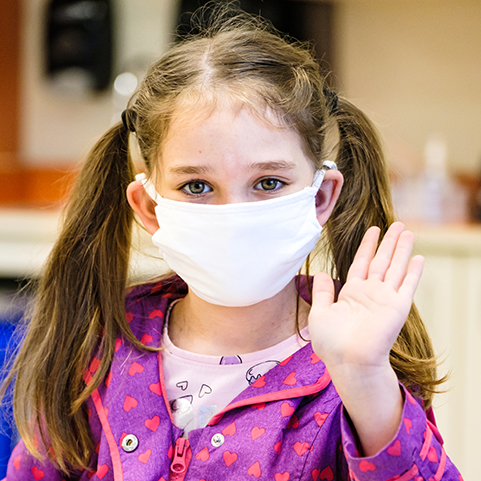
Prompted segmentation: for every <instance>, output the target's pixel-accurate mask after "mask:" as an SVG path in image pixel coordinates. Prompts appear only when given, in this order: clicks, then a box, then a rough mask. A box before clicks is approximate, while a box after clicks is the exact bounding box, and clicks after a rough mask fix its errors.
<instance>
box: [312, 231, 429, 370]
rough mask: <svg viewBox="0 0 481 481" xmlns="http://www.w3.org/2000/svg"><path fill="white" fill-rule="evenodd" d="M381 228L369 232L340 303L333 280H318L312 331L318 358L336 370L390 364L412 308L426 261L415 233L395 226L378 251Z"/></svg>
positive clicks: (358, 253) (321, 274) (313, 344)
mask: <svg viewBox="0 0 481 481" xmlns="http://www.w3.org/2000/svg"><path fill="white" fill-rule="evenodd" d="M378 238H379V229H378V228H377V227H371V228H370V229H369V230H368V231H367V232H366V234H365V236H364V238H363V240H362V242H361V245H360V246H359V249H358V251H357V254H356V256H355V259H354V261H353V263H352V265H351V268H350V269H349V273H348V277H347V281H346V284H345V285H344V286H343V288H342V290H341V292H340V294H339V298H338V300H337V302H334V285H333V282H332V279H331V278H330V277H329V276H328V275H327V274H324V273H319V274H317V275H316V276H315V279H314V288H313V302H312V309H311V312H310V315H309V332H310V336H311V340H312V346H313V349H314V351H315V352H316V354H317V355H318V356H319V357H320V358H321V359H322V360H323V361H324V363H325V364H326V366H327V367H328V369H330V368H331V367H339V366H341V365H344V366H348V365H349V366H351V367H354V366H359V368H361V369H362V368H364V369H366V368H367V369H369V368H378V367H382V366H386V363H388V362H389V352H390V350H391V347H392V345H393V343H394V341H395V340H396V338H397V336H398V334H399V332H400V330H401V328H402V326H403V324H404V322H405V321H406V318H407V316H408V313H409V309H410V307H411V304H412V301H413V296H414V292H415V291H416V288H417V285H418V282H419V279H420V277H421V273H422V269H423V264H424V259H423V257H421V256H415V257H414V258H413V259H412V260H411V262H410V257H411V252H412V247H413V242H414V235H413V234H412V232H409V231H404V225H403V224H402V223H400V222H395V223H394V224H392V225H391V227H390V228H389V230H388V231H387V233H386V235H385V236H384V239H383V240H382V242H381V244H380V246H379V248H378V249H377V251H376V247H377V243H378Z"/></svg>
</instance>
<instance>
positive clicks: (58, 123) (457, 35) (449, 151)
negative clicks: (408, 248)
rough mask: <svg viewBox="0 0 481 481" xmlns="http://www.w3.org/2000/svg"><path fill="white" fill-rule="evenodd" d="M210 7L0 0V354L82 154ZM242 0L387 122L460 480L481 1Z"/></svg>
mask: <svg viewBox="0 0 481 481" xmlns="http://www.w3.org/2000/svg"><path fill="white" fill-rule="evenodd" d="M202 3H205V2H202V1H201V0H199V1H198V0H136V1H135V2H134V1H132V0H8V1H3V2H0V69H1V74H0V319H1V321H2V323H1V325H0V327H3V328H4V331H5V332H6V335H5V336H4V338H5V340H4V341H1V342H3V345H4V347H2V352H5V349H6V348H5V345H7V344H8V339H9V334H8V333H9V332H10V331H11V326H14V325H15V322H16V321H17V320H18V318H19V316H21V312H22V310H23V305H24V300H22V297H21V296H20V297H19V295H18V288H19V286H21V285H22V284H23V283H24V282H25V280H26V279H29V278H35V277H36V276H38V275H39V272H40V269H41V265H42V263H43V261H44V260H45V257H46V256H47V255H48V252H49V250H50V248H51V246H52V243H53V241H54V239H55V236H56V233H57V227H58V219H59V214H60V209H61V206H62V203H63V199H64V198H65V196H66V194H67V193H68V190H69V187H70V186H71V184H72V182H73V180H74V179H75V175H76V170H77V169H78V166H79V164H80V163H81V161H82V159H83V158H84V157H85V155H86V154H87V152H88V150H89V149H90V148H91V146H92V145H93V144H94V142H95V141H96V139H98V138H99V136H100V135H102V133H103V132H105V131H106V130H107V129H108V128H109V126H111V125H112V124H113V123H115V122H117V121H119V120H120V113H121V112H122V110H123V109H124V107H125V105H126V102H127V100H128V98H129V97H130V95H131V94H132V92H133V91H134V90H135V87H136V85H137V83H138V82H139V81H140V80H141V78H142V76H143V75H144V73H145V70H146V68H147V66H148V65H149V64H150V62H151V61H152V60H154V59H156V58H157V57H158V56H159V55H161V54H162V53H163V52H164V51H165V49H166V48H167V46H168V44H169V43H170V42H172V41H175V38H176V36H175V31H176V29H178V30H179V31H182V30H183V29H184V27H182V25H185V24H187V23H188V19H189V14H188V12H191V11H193V10H195V9H196V8H197V7H198V6H199V5H200V4H202ZM240 4H241V6H242V7H243V8H244V9H245V10H248V11H250V12H252V13H261V14H262V15H264V16H265V17H267V18H269V19H270V20H271V21H272V22H273V23H274V25H275V26H276V27H277V28H279V29H280V30H282V31H284V32H287V33H289V34H290V35H292V36H294V37H296V38H298V39H300V40H310V41H312V42H313V43H314V45H315V48H316V53H317V56H318V57H319V59H320V61H321V65H322V66H323V67H324V68H325V69H326V71H329V72H331V73H330V76H329V81H330V85H331V86H332V87H333V88H335V89H336V90H337V91H338V92H340V94H341V95H344V96H346V97H348V98H349V99H350V100H352V101H353V102H354V103H355V104H356V105H358V106H359V107H361V108H362V109H363V110H364V111H365V112H366V113H367V114H368V115H369V116H370V117H371V119H372V120H373V121H374V122H375V124H376V126H377V127H378V129H379V131H380V132H381V135H382V138H383V141H384V145H385V148H386V153H387V161H388V166H389V172H390V178H391V182H392V187H393V195H394V200H395V205H396V210H397V213H398V216H399V217H400V219H401V220H403V221H405V222H406V223H407V224H408V226H409V227H410V228H411V229H413V230H414V232H415V234H416V237H417V241H416V250H417V252H418V253H421V254H423V255H425V256H426V260H427V262H426V269H425V274H424V277H423V279H422V281H421V282H422V283H421V286H420V288H419V292H418V293H417V298H416V302H417V304H418V307H419V309H420V311H421V314H422V316H423V318H424V319H425V322H426V324H427V325H428V328H429V330H430V333H431V335H432V337H433V341H434V344H435V349H436V351H437V353H438V354H439V355H440V356H441V358H442V359H444V363H443V364H442V366H441V368H440V371H441V373H445V372H448V371H450V372H451V379H450V381H449V383H448V385H447V388H448V392H447V393H445V394H442V395H440V396H438V397H437V398H436V401H435V408H436V411H435V412H436V414H437V418H438V424H439V425H440V429H441V432H442V434H443V435H444V437H445V441H446V443H445V444H446V451H447V452H448V454H449V455H450V456H451V458H452V459H453V460H454V461H455V463H456V464H457V465H458V467H459V468H460V470H461V472H462V473H463V476H464V479H465V480H474V479H477V478H476V473H477V471H478V470H477V467H476V464H477V463H476V461H477V452H478V449H479V448H480V447H481V442H480V441H479V437H478V436H479V434H478V433H479V432H481V409H480V408H481V401H480V399H481V387H480V383H479V380H480V374H479V369H480V368H481V88H480V87H479V84H480V78H481V55H480V51H481V0H333V1H322V0H263V1H262V0H241V2H240ZM139 235H141V234H139ZM144 241H145V239H142V237H140V240H139V242H141V243H143V242H144ZM147 241H148V239H147ZM147 244H148V242H147ZM147 244H145V245H146V246H147ZM142 245H143V244H142ZM149 245H150V244H149ZM146 251H147V253H148V252H149V248H148V247H146V248H145V249H144V252H146ZM152 252H155V250H153V251H152ZM156 266H157V265H156V264H154V263H153V262H152V259H151V258H147V257H146V256H145V255H143V256H141V255H139V256H137V257H135V258H134V263H133V268H132V272H133V275H134V276H135V273H136V272H137V271H144V269H145V268H146V267H148V268H149V269H151V271H152V272H156V269H157V268H158V267H156ZM2 332H3V331H2ZM2 339H3V338H2ZM0 434H1V433H0ZM3 434H4V436H3V438H2V439H3V442H4V445H3V447H2V445H0V452H1V453H2V454H4V455H7V452H8V450H9V446H10V444H11V443H12V442H14V440H13V441H12V438H13V439H14V438H15V435H14V434H12V432H10V431H9V428H8V426H7V425H6V426H5V427H4V429H3ZM0 463H1V456H0ZM0 468H1V467H0ZM1 474H2V473H1V472H0V478H1Z"/></svg>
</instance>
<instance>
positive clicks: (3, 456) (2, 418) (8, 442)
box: [0, 312, 22, 479]
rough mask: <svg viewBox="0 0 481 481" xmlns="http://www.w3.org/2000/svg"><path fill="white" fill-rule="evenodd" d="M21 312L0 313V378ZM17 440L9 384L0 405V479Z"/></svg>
mask: <svg viewBox="0 0 481 481" xmlns="http://www.w3.org/2000/svg"><path fill="white" fill-rule="evenodd" d="M21 318H22V313H18V312H17V313H13V314H12V313H0V365H1V371H0V372H1V378H2V379H3V378H4V376H5V375H6V373H7V370H6V368H7V365H8V362H9V361H10V360H11V356H12V355H13V353H14V352H15V350H16V344H17V342H16V341H17V340H16V337H15V335H14V332H15V329H16V327H17V325H18V322H19V321H20V319H21ZM17 440H18V433H17V430H16V427H15V423H14V420H13V409H12V387H11V386H10V387H9V389H8V390H7V393H6V395H5V397H4V399H3V400H2V403H1V405H0V479H3V478H4V477H5V476H6V473H7V465H8V460H9V459H10V455H11V453H12V450H13V448H14V447H15V444H16V443H17Z"/></svg>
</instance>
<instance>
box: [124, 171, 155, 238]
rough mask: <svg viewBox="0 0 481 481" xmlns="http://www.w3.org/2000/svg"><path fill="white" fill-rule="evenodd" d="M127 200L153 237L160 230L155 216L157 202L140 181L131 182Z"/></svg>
mask: <svg viewBox="0 0 481 481" xmlns="http://www.w3.org/2000/svg"><path fill="white" fill-rule="evenodd" d="M127 200H128V202H129V204H130V207H132V209H134V211H135V213H136V214H137V215H138V216H139V217H140V220H141V222H142V224H143V225H144V227H145V228H146V229H147V231H148V232H149V233H150V234H152V235H153V234H154V233H155V232H156V231H157V230H158V228H159V223H158V222H157V217H156V215H155V202H154V201H153V200H152V199H151V198H150V197H149V194H147V192H146V191H145V189H144V186H143V185H142V182H140V180H136V181H135V182H131V183H130V184H129V186H128V187H127Z"/></svg>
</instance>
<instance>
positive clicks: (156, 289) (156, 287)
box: [150, 281, 162, 481]
mask: <svg viewBox="0 0 481 481" xmlns="http://www.w3.org/2000/svg"><path fill="white" fill-rule="evenodd" d="M161 290H162V281H159V282H157V284H155V285H154V287H152V289H150V293H151V294H155V293H156V292H159V291H161ZM159 481H160V479H159Z"/></svg>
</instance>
